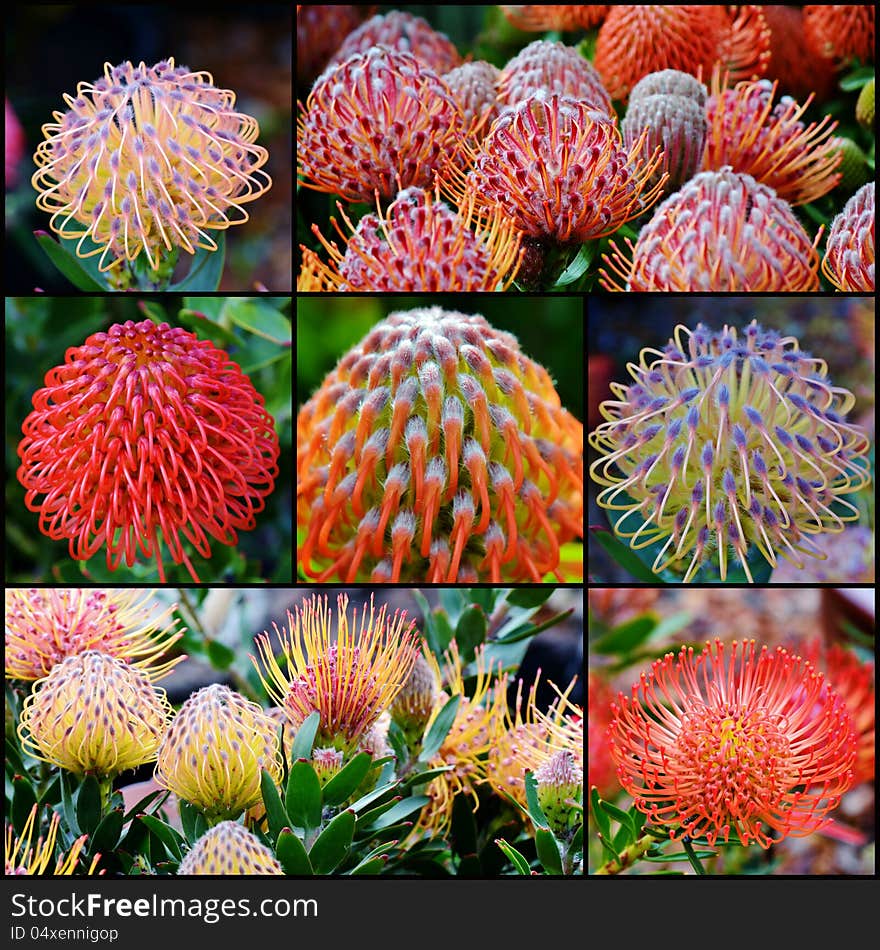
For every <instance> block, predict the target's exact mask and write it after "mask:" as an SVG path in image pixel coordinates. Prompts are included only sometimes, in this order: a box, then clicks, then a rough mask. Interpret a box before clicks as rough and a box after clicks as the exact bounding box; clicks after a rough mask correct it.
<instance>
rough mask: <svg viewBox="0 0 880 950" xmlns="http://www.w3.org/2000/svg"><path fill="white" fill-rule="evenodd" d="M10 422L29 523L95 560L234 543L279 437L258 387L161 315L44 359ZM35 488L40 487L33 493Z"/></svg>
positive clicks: (113, 563) (270, 470)
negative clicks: (22, 409)
mask: <svg viewBox="0 0 880 950" xmlns="http://www.w3.org/2000/svg"><path fill="white" fill-rule="evenodd" d="M45 384H46V385H45V387H44V388H43V389H40V390H38V391H37V392H36V393H35V394H34V397H33V404H34V411H33V412H31V414H30V415H29V416H28V417H27V418H26V419H25V421H24V424H23V425H22V431H23V433H24V438H23V439H22V441H21V443H20V444H19V446H18V455H19V458H20V459H21V465H20V467H19V469H18V472H17V476H18V480H19V481H20V482H21V484H22V486H23V487H24V489H25V504H26V505H27V507H28V509H29V510H30V511H34V512H38V513H39V515H40V530H41V531H42V532H43V534H46V535H48V536H49V537H50V538H52V539H53V540H66V541H68V542H69V550H70V556H71V557H72V558H75V559H76V560H87V559H88V558H90V557H92V556H93V555H94V554H96V553H97V552H98V551H99V550H100V549H101V548H102V547H106V550H107V567H108V568H109V569H110V570H111V571H112V570H116V569H117V568H118V567H119V565H120V563H121V562H122V560H123V558H124V559H125V562H126V564H127V565H128V566H129V567H131V566H132V565H133V564H134V563H135V560H136V559H137V558H138V556H139V555H140V556H143V557H146V558H153V557H155V558H156V560H157V566H158V570H159V578H160V580H161V581H162V582H163V583H164V581H165V573H164V568H163V565H162V551H161V547H162V543H163V542H164V544H165V545H166V546H167V548H168V550H169V552H170V554H171V558H172V560H173V561H174V563H175V564H181V563H182V564H185V565H186V568H187V570H188V571H189V572H190V574H191V575H192V577H193V579H194V580H195V581H196V582H198V577H197V576H196V573H195V571H194V569H193V566H192V564H191V563H190V560H189V557H188V555H187V553H186V551H185V550H184V548H183V544H182V541H183V540H184V539H186V540H188V541H190V542H191V543H192V544H193V545H194V546H195V548H196V550H197V551H198V552H199V554H201V555H202V556H203V557H210V556H211V548H210V543H209V542H210V539H214V540H215V541H219V542H220V543H222V544H235V543H236V542H237V540H238V534H237V532H238V531H240V530H247V531H249V530H251V529H253V528H254V526H255V524H256V517H255V516H256V514H257V513H258V512H259V511H261V510H262V509H263V507H264V504H265V502H264V499H265V497H266V496H267V495H269V494H270V493H271V492H272V490H273V488H274V484H275V478H276V476H277V474H278V465H277V460H278V453H279V444H278V436H277V434H276V432H275V425H274V420H273V419H272V417H271V416H270V415H269V413H268V412H266V410H265V408H264V400H263V397H262V396H261V395H260V394H259V393H257V391H256V390H255V389H254V386H253V384H252V383H251V381H250V379H248V377H247V376H245V374H244V373H243V372H242V371H241V369H240V368H239V366H238V365H237V364H236V363H234V362H233V361H232V360H231V359H230V358H229V356H228V355H227V354H226V353H225V352H223V350H218V349H217V348H216V347H215V346H214V345H213V344H212V343H211V342H209V341H207V340H199V339H198V338H197V337H196V336H195V335H194V334H192V333H190V332H188V331H187V330H183V329H181V328H179V327H171V326H169V325H168V324H167V323H161V324H158V325H157V324H154V323H153V322H152V321H150V320H143V321H141V322H139V323H134V322H132V321H128V322H126V323H124V324H114V325H113V326H111V327H110V329H109V330H107V332H106V333H94V334H92V335H91V336H90V337H89V338H88V339H87V340H86V341H85V343H84V344H83V345H82V346H77V347H71V348H70V349H68V350H67V352H66V354H65V361H64V364H63V365H61V366H56V367H54V368H53V369H51V370H49V372H48V373H47V374H46V378H45ZM41 496H43V497H42V498H41Z"/></svg>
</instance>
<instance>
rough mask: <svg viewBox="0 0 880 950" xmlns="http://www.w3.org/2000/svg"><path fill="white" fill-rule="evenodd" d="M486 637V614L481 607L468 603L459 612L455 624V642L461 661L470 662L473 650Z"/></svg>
mask: <svg viewBox="0 0 880 950" xmlns="http://www.w3.org/2000/svg"><path fill="white" fill-rule="evenodd" d="M485 639H486V615H485V614H484V613H483V609H482V607H479V606H477V604H469V605H468V606H467V607H465V609H464V610H463V611H462V612H461V616H460V617H459V618H458V623H457V624H456V625H455V642H456V643H457V644H458V649H459V653H460V655H461V657H462V661H463V662H465V663H468V662H470V661H471V660H472V659H473V658H474V651H475V650H476V648H477V647H478V646H479V645H480V644H481V643H482V642H483V641H484V640H485Z"/></svg>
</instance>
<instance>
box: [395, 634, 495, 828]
mask: <svg viewBox="0 0 880 950" xmlns="http://www.w3.org/2000/svg"><path fill="white" fill-rule="evenodd" d="M485 652H486V651H485V648H484V647H480V648H478V649H477V651H476V654H475V658H474V664H473V670H471V672H474V671H475V681H474V683H473V686H472V687H469V688H468V691H467V693H466V692H465V685H464V678H465V674H464V670H463V664H462V660H461V656H460V654H459V652H458V644H457V643H456V641H455V640H453V641H452V643H451V644H450V648H449V650H448V651H447V652H446V653H445V654H444V665H443V668H442V670H441V668H440V666H439V664H438V663H437V660H436V659H435V658H434V656H433V654H429V655H428V662H429V663H430V664H431V665H432V667H433V670H434V676H435V680H436V682H437V683H438V685H440V686H442V689H441V690H440V692H438V698H437V703H436V705H435V707H434V711H433V713H432V715H431V718H430V719H429V721H428V724H427V727H426V729H430V728H431V724H432V723H433V722H434V720H435V719H436V717H437V716H438V715H439V714H440V712H441V710H442V709H443V708H444V706H445V705H446V703H447V702H448V701H449V699H450V698H451V697H453V696H459V697H461V698H460V700H459V703H458V709H457V710H456V714H455V721H454V722H453V723H452V726H451V728H450V730H449V732H448V733H447V735H446V738H445V739H444V740H443V743H442V744H441V746H440V748H439V749H438V751H437V752H436V753H435V755H434V756H433V757H432V758H431V761H430V763H429V767H430V768H440V767H442V766H451V768H450V770H449V771H448V772H443V773H442V774H441V775H438V776H437V777H436V778H434V779H432V781H431V782H430V784H429V785H428V787H427V788H426V789H425V791H424V793H423V794H425V795H427V796H428V798H430V800H431V801H430V802H429V803H428V804H427V805H425V806H424V808H422V810H421V812H420V813H419V817H418V820H417V821H416V823H415V825H414V826H413V829H412V832H411V834H412V836H413V837H418V836H420V835H422V834H427V835H428V836H429V837H432V838H433V837H442V836H443V835H444V834H446V832H447V831H448V829H449V826H450V823H451V821H452V807H453V804H454V801H455V797H456V796H457V795H462V794H464V795H468V796H470V798H471V799H472V801H473V803H474V807H475V808H477V807H479V798H478V796H477V791H476V789H477V787H478V786H479V785H480V784H481V783H482V782H484V781H485V779H486V758H487V755H488V754H489V752H490V750H491V749H492V745H493V742H494V739H495V736H496V735H497V734H498V732H499V723H500V722H501V721H502V720H503V718H504V715H505V711H506V709H507V693H506V690H507V677H506V676H502V675H500V672H499V670H498V669H495V668H493V667H492V665H491V664H490V663H489V662H488V661H487V659H486V655H485ZM469 669H470V668H469Z"/></svg>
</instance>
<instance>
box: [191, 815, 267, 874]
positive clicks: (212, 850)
mask: <svg viewBox="0 0 880 950" xmlns="http://www.w3.org/2000/svg"><path fill="white" fill-rule="evenodd" d="M177 873H178V875H190V874H213V875H217V876H221V877H227V876H229V875H237V874H261V875H265V874H279V875H283V874H284V871H283V870H282V868H281V865H280V864H279V863H278V860H277V858H276V857H275V855H274V854H272V852H271V851H270V850H269V849H268V848H267V847H266V845H264V844H263V842H262V841H260V839H259V838H257V837H256V835H254V834H253V833H252V832H250V831H248V830H247V828H245V827H244V826H243V825H240V824H238V822H235V821H221V822H220V823H219V824H217V825H214V827H213V828H209V829H208V831H206V832H205V833H204V834H203V835H202V836H201V838H199V839H198V841H196V843H195V844H194V845H193V846H192V850H191V851H189V852H187V854H186V855H185V856H184V858H183V860H182V861H181V862H180V865H179V866H178V868H177Z"/></svg>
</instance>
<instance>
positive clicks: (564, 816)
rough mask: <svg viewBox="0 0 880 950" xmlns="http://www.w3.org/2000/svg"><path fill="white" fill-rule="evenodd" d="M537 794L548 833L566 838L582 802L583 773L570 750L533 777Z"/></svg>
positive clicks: (579, 817) (554, 757)
mask: <svg viewBox="0 0 880 950" xmlns="http://www.w3.org/2000/svg"><path fill="white" fill-rule="evenodd" d="M534 776H535V783H536V794H537V798H538V804H539V805H540V806H541V811H542V812H543V813H544V817H545V818H546V819H547V824H548V826H549V827H550V830H551V831H552V832H553V834H554V835H556V837H557V838H563V839H566V838H569V837H570V836H571V835H572V834H573V833H574V831H575V829H576V828H577V826H578V825H579V824H582V823H583V818H582V813H581V810H579V809H578V808H577V807H576V805H578V804H579V803H580V802H582V801H583V794H584V770H583V769H582V768H581V767H580V766H579V765H578V764H577V762H575V757H574V753H573V752H572V751H571V750H570V749H561V750H560V751H559V752H555V753H554V754H553V755H552V756H551V757H550V758H549V759H548V760H547V761H546V762H545V763H543V764H542V765H541V766H539V767H538V768H537V769H536V770H535V773H534Z"/></svg>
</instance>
